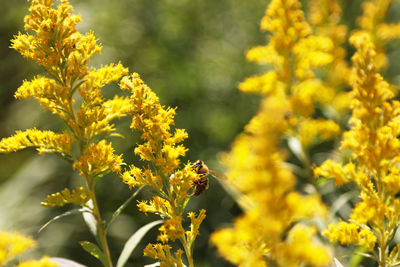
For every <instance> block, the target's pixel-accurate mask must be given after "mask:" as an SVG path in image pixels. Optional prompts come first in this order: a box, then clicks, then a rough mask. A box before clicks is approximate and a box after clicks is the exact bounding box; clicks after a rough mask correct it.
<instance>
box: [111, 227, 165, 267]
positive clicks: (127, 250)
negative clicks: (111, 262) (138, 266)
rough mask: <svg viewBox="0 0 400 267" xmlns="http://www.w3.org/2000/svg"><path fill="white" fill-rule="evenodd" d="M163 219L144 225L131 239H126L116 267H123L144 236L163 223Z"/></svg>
mask: <svg viewBox="0 0 400 267" xmlns="http://www.w3.org/2000/svg"><path fill="white" fill-rule="evenodd" d="M162 222H163V220H158V221H155V222H151V223H148V224H146V225H145V226H142V227H141V228H140V229H139V230H137V231H136V232H135V233H134V234H133V235H132V236H131V237H130V238H129V239H128V241H126V243H125V246H124V248H123V249H122V252H121V255H120V256H119V259H118V262H117V266H116V267H123V266H124V265H125V263H126V262H127V260H128V259H129V257H130V256H131V254H132V252H133V250H134V249H135V248H136V246H137V245H138V244H139V242H140V240H141V239H142V238H143V236H144V235H145V234H146V233H147V232H148V231H149V230H150V229H151V228H153V227H154V226H156V225H157V224H161V223H162Z"/></svg>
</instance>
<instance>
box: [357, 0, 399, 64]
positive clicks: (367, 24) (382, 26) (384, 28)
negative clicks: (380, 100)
mask: <svg viewBox="0 0 400 267" xmlns="http://www.w3.org/2000/svg"><path fill="white" fill-rule="evenodd" d="M392 2H393V0H371V1H365V2H364V3H363V4H362V9H363V14H362V15H361V16H360V17H358V18H357V24H358V25H359V26H360V27H361V29H362V30H363V31H366V32H368V33H370V34H371V35H372V36H374V43H375V44H376V46H377V48H376V52H377V56H376V64H375V65H376V68H377V69H378V70H382V69H385V68H386V67H387V65H388V58H387V56H386V54H385V53H386V52H385V50H386V49H385V44H386V43H387V42H388V41H391V40H393V39H398V38H400V34H399V33H398V32H397V29H398V27H399V24H398V23H397V24H394V23H391V24H389V23H385V20H386V19H387V14H388V11H389V8H390V6H391V4H392Z"/></svg>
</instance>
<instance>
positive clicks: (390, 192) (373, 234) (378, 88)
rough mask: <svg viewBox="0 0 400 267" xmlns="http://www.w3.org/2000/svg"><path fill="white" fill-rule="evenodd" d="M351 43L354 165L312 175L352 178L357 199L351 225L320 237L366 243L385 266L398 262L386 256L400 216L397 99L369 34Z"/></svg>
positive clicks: (345, 143)
mask: <svg viewBox="0 0 400 267" xmlns="http://www.w3.org/2000/svg"><path fill="white" fill-rule="evenodd" d="M386 3H387V4H390V1H388V2H386ZM375 4H376V3H375ZM368 5H373V3H372V2H368ZM386 9H387V7H385V8H384V9H383V10H386ZM371 12H372V10H371ZM373 12H377V11H376V10H374V11H373ZM375 15H377V16H378V14H375ZM375 15H374V16H375ZM381 15H384V14H380V15H379V16H381ZM364 26H365V27H367V26H366V25H364ZM374 40H375V38H374ZM350 42H351V43H352V44H353V45H354V47H355V48H356V53H355V54H354V56H353V57H352V60H353V77H352V86H353V91H352V92H351V94H352V98H353V102H352V103H353V104H352V106H353V113H352V117H351V119H350V123H351V129H350V130H349V131H347V132H346V133H344V134H343V140H342V144H341V147H342V148H349V149H350V150H351V151H352V152H353V154H352V163H348V164H347V165H345V166H343V165H341V164H339V163H333V162H332V161H328V162H326V163H324V164H323V165H322V166H321V167H320V168H316V169H315V173H316V174H320V175H323V176H326V177H334V178H335V181H338V182H337V183H338V184H340V183H344V182H350V181H354V182H355V183H356V184H357V186H358V187H359V188H360V189H361V193H360V197H361V201H360V202H358V203H357V204H356V206H355V208H354V209H353V211H352V214H351V215H350V220H349V221H350V222H349V223H348V222H340V223H339V224H336V225H331V226H329V229H328V230H327V231H325V232H324V235H325V236H327V237H328V238H329V239H331V241H332V242H336V241H338V242H340V243H341V244H344V245H350V244H352V245H356V246H364V247H366V248H368V249H369V250H370V251H372V252H373V255H374V257H375V260H376V261H377V262H378V265H379V266H386V265H387V264H388V262H387V261H388V259H389V255H392V256H391V257H392V258H391V259H390V260H391V261H392V262H395V261H398V255H397V256H396V257H395V256H393V255H394V254H389V253H390V251H391V249H389V245H390V244H391V242H392V239H393V234H392V233H393V232H394V231H395V229H396V228H397V226H398V223H399V219H400V217H399V216H397V215H396V212H397V210H398V204H399V199H398V196H397V195H396V194H397V193H398V191H399V187H398V186H396V181H397V179H398V178H397V176H398V173H399V170H398V166H399V162H400V159H399V157H398V150H399V146H400V142H399V140H398V138H397V136H398V133H399V125H400V121H399V120H398V115H399V113H398V106H399V103H398V101H396V100H393V98H394V97H395V91H394V90H393V87H392V86H391V85H389V84H388V83H387V82H386V81H385V80H384V79H383V78H382V76H381V75H380V74H379V73H378V72H377V70H378V69H380V68H381V67H382V65H380V64H381V63H382V62H381V61H379V60H380V59H379V57H378V53H376V51H377V49H379V44H377V45H375V43H373V37H372V35H371V32H366V31H359V32H356V33H354V34H353V35H352V36H351V37H350Z"/></svg>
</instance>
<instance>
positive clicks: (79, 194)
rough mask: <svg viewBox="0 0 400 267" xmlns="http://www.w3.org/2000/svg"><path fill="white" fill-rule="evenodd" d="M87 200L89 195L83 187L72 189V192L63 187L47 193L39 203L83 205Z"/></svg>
mask: <svg viewBox="0 0 400 267" xmlns="http://www.w3.org/2000/svg"><path fill="white" fill-rule="evenodd" d="M88 201H89V196H88V194H87V192H86V190H85V189H84V188H83V187H79V188H77V189H75V190H72V192H71V191H69V189H68V188H65V189H64V190H62V191H61V192H58V193H55V194H51V195H48V196H47V197H46V199H45V200H44V201H43V202H41V203H40V205H42V206H45V207H55V206H59V207H62V206H64V205H65V204H75V205H80V206H85V205H86V203H87V202H88Z"/></svg>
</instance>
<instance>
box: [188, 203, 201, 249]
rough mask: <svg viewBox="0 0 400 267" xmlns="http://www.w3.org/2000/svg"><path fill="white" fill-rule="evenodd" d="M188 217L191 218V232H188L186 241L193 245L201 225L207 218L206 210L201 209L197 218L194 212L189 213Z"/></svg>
mask: <svg viewBox="0 0 400 267" xmlns="http://www.w3.org/2000/svg"><path fill="white" fill-rule="evenodd" d="M188 217H189V218H190V231H187V232H186V239H187V242H188V243H189V244H190V245H192V244H193V243H194V241H195V240H196V237H197V236H198V234H199V228H200V224H201V223H202V222H203V220H204V219H205V218H206V210H204V209H201V210H200V212H199V214H198V215H197V217H196V214H195V213H194V212H189V213H188Z"/></svg>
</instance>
